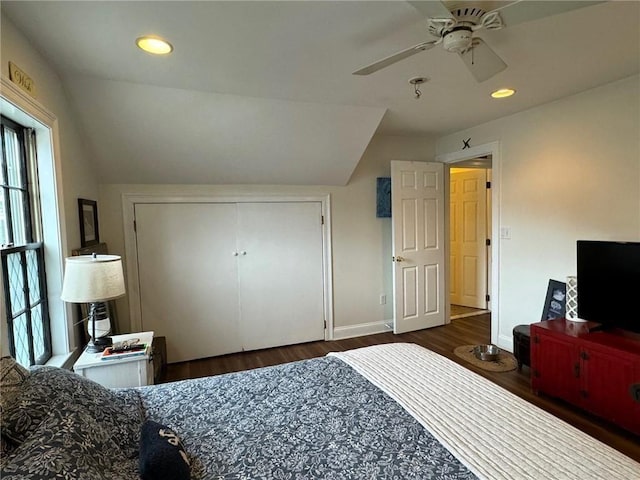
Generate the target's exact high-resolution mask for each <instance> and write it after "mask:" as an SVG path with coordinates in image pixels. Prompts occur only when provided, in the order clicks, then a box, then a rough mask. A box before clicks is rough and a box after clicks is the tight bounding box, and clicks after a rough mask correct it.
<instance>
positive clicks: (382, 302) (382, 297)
mask: <svg viewBox="0 0 640 480" xmlns="http://www.w3.org/2000/svg"><path fill="white" fill-rule="evenodd" d="M386 304H387V296H386V295H380V305H386Z"/></svg>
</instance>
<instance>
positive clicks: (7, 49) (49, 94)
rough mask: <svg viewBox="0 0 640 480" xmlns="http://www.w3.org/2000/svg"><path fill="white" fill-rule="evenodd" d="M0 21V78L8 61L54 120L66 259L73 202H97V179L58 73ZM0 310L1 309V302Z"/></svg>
mask: <svg viewBox="0 0 640 480" xmlns="http://www.w3.org/2000/svg"><path fill="white" fill-rule="evenodd" d="M1 21H2V30H1V40H2V41H1V42H0V43H1V46H0V48H1V50H0V58H2V62H1V70H0V71H1V73H2V75H3V76H5V77H7V78H8V77H9V61H11V62H13V63H15V64H16V65H17V66H18V67H20V68H21V69H22V70H23V71H25V72H26V73H27V74H28V75H29V76H30V77H31V78H32V79H33V81H34V83H35V88H36V94H35V99H36V100H37V101H38V102H39V103H40V104H41V105H42V106H44V108H45V109H47V110H48V111H49V112H51V113H52V114H53V115H55V116H56V117H57V120H58V131H59V141H60V144H59V146H60V155H61V168H60V171H59V172H56V173H57V175H59V176H61V178H62V191H63V194H64V196H63V211H64V217H65V218H64V227H65V230H64V232H63V235H62V236H63V237H65V238H64V239H66V245H67V247H66V250H67V251H65V252H62V253H63V255H64V256H68V255H70V253H71V249H73V248H78V247H79V246H80V226H79V222H78V207H77V198H78V197H82V198H89V199H97V193H98V179H97V177H96V173H95V170H94V167H93V165H92V164H91V162H90V160H89V156H88V155H87V154H86V152H85V148H84V145H83V143H82V140H81V132H80V130H79V128H78V125H77V124H76V123H75V120H74V117H75V116H74V112H73V111H72V110H71V108H70V107H69V104H68V102H67V96H66V94H65V91H64V88H63V86H62V83H61V81H60V78H59V76H58V73H57V72H56V71H55V70H54V69H53V68H52V67H51V66H50V65H49V64H48V62H47V61H46V59H45V58H44V57H42V56H41V55H40V53H39V52H38V51H37V50H36V49H35V48H34V47H33V46H32V45H31V44H30V43H29V41H28V40H27V38H26V37H24V36H23V35H22V33H21V32H20V31H18V30H17V29H16V28H15V26H14V25H13V24H12V23H11V21H10V20H9V19H8V18H7V16H6V15H2V18H1ZM64 239H63V240H64ZM63 245H64V243H63ZM58 301H59V302H60V304H58V305H51V306H50V308H51V310H52V311H53V312H55V311H58V312H60V311H61V310H62V308H63V305H62V300H58ZM2 308H4V302H3V303H2ZM3 317H4V315H3ZM0 325H1V327H0V328H4V327H5V322H4V321H2V322H0ZM0 332H1V333H2V342H0V343H2V344H3V345H4V346H5V349H4V350H5V351H6V343H5V342H6V335H4V332H2V331H0ZM71 340H72V341H71V345H70V346H71V347H73V346H75V339H71ZM0 348H2V347H0Z"/></svg>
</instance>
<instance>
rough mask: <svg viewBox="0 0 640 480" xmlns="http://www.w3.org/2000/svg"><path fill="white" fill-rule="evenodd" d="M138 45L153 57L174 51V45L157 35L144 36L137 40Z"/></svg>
mask: <svg viewBox="0 0 640 480" xmlns="http://www.w3.org/2000/svg"><path fill="white" fill-rule="evenodd" d="M136 45H137V46H138V48H140V49H141V50H144V51H145V52H147V53H151V54H153V55H166V54H168V53H171V52H172V51H173V45H171V44H170V43H169V42H167V41H166V40H165V39H163V38H160V37H158V36H157V35H144V36H142V37H138V38H136Z"/></svg>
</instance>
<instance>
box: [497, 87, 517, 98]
mask: <svg viewBox="0 0 640 480" xmlns="http://www.w3.org/2000/svg"><path fill="white" fill-rule="evenodd" d="M514 93H516V91H515V90H513V89H512V88H501V89H500V90H496V91H495V92H491V96H492V97H493V98H506V97H510V96H511V95H513V94H514Z"/></svg>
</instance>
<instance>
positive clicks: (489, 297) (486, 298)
mask: <svg viewBox="0 0 640 480" xmlns="http://www.w3.org/2000/svg"><path fill="white" fill-rule="evenodd" d="M484 299H485V300H486V301H487V302H490V301H491V295H489V294H488V293H487V294H486V295H485V296H484Z"/></svg>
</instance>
